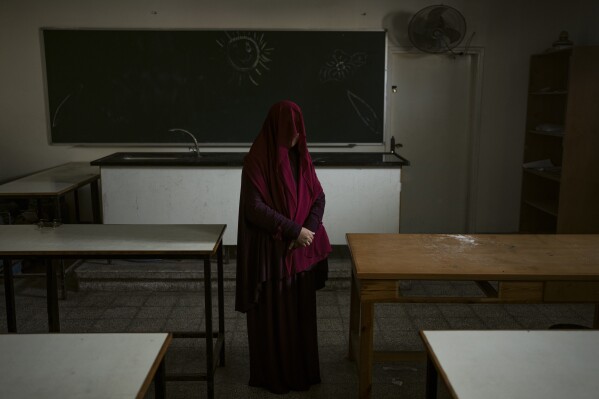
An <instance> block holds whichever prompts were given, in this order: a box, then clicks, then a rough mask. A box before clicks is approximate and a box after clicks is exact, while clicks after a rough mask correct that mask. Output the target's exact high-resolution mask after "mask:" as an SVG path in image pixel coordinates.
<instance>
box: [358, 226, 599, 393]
mask: <svg viewBox="0 0 599 399" xmlns="http://www.w3.org/2000/svg"><path fill="white" fill-rule="evenodd" d="M347 242H348V245H349V249H350V252H351V258H352V289H351V305H350V307H351V310H350V336H349V342H350V344H349V356H350V358H351V359H356V361H357V363H358V373H359V383H358V385H359V395H360V398H369V397H370V395H371V389H372V362H373V361H380V360H393V359H398V358H401V359H404V360H405V359H409V358H420V357H421V356H415V354H414V353H409V352H408V353H406V352H377V353H373V349H372V348H373V345H372V339H373V320H374V304H375V303H377V302H404V303H564V302H572V303H582V302H591V303H595V304H597V303H599V235H508V234H506V235H492V234H488V235H486V234H485V235H447V234H347ZM401 280H448V281H449V280H455V281H472V282H476V283H477V284H478V285H479V287H480V288H481V290H482V293H483V294H484V295H482V296H474V297H447V296H438V297H424V296H406V295H404V294H403V293H402V292H401V290H400V287H399V281H401ZM489 281H497V282H498V289H497V290H496V289H495V288H494V287H493V286H492V285H491V284H489ZM594 324H595V327H597V326H598V325H599V306H597V305H596V306H595V322H594Z"/></svg>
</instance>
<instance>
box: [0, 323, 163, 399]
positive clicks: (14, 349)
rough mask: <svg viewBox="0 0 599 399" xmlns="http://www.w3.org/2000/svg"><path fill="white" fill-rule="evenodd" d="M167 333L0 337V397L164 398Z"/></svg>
mask: <svg viewBox="0 0 599 399" xmlns="http://www.w3.org/2000/svg"><path fill="white" fill-rule="evenodd" d="M171 340H172V336H171V334H169V333H147V334H142V333H140V334H137V333H127V334H4V335H0V353H2V361H1V362H0V398H11V399H21V398H23V399H29V398H45V399H54V398H56V399H58V398H60V399H69V398H73V399H75V398H76V399H95V398H122V399H125V398H131V399H133V398H144V397H145V395H146V392H147V390H148V388H149V386H150V383H151V382H152V380H154V390H155V395H154V397H155V398H164V397H165V391H166V390H165V388H166V386H165V381H164V355H165V353H166V350H167V348H168V346H169V345H170V343H171Z"/></svg>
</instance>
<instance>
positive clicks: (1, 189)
mask: <svg viewBox="0 0 599 399" xmlns="http://www.w3.org/2000/svg"><path fill="white" fill-rule="evenodd" d="M99 178H100V168H98V167H97V166H90V164H89V163H87V162H70V163H67V164H64V165H60V166H56V167H54V168H50V169H46V170H43V171H41V172H37V173H33V174H31V175H28V176H25V177H21V178H19V179H16V180H13V181H10V182H8V183H4V184H0V198H24V199H35V200H37V213H38V217H41V204H40V200H41V199H50V200H53V201H54V209H55V210H54V213H55V215H54V218H55V219H61V218H62V215H61V212H60V201H61V199H63V198H64V197H65V195H67V194H69V193H71V192H72V193H74V196H75V214H76V218H77V219H78V218H79V196H78V194H77V190H78V189H79V188H81V187H83V186H86V185H88V184H89V185H90V188H91V200H92V217H93V222H94V223H101V214H100V202H99V196H98V179H99Z"/></svg>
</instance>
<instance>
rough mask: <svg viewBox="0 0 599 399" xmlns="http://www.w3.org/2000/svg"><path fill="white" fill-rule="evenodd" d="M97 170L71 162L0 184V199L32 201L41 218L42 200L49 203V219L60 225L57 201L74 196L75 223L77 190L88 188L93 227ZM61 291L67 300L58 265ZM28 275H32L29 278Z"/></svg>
mask: <svg viewBox="0 0 599 399" xmlns="http://www.w3.org/2000/svg"><path fill="white" fill-rule="evenodd" d="M99 179H100V168H98V167H97V166H90V165H89V163H86V162H71V163H67V164H64V165H60V166H56V167H54V168H50V169H46V170H43V171H41V172H37V173H33V174H30V175H28V176H25V177H21V178H19V179H16V180H13V181H10V182H8V183H4V184H0V198H23V199H34V200H36V205H37V216H38V218H40V219H41V218H42V206H41V200H42V199H49V200H52V201H53V203H54V214H53V216H52V218H53V219H56V220H57V221H60V222H64V220H62V215H61V206H60V204H61V200H63V199H64V198H65V196H66V195H67V194H69V193H73V195H74V204H75V219H76V221H77V222H79V195H78V189H79V188H81V187H83V186H86V185H88V184H89V185H90V189H91V203H92V204H91V205H92V218H93V223H101V221H102V216H101V213H100V199H99V192H98V180H99ZM60 266H61V268H60V273H61V288H62V298H63V299H67V289H66V283H65V280H66V271H65V267H64V263H63V262H62V261H61V265H60ZM30 275H32V274H30Z"/></svg>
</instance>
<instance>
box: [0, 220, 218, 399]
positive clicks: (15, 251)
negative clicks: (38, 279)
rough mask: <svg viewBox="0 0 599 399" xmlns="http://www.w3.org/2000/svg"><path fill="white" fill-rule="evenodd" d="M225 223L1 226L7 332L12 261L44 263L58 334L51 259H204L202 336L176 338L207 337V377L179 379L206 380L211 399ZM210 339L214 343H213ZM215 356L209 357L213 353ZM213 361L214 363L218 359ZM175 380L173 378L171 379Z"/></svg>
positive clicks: (12, 316)
mask: <svg viewBox="0 0 599 399" xmlns="http://www.w3.org/2000/svg"><path fill="white" fill-rule="evenodd" d="M225 228H226V225H223V224H213V225H209V224H206V225H191V224H185V225H164V224H163V225H149V224H144V225H118V224H109V225H107V224H81V225H79V224H63V225H61V226H59V227H57V228H52V227H44V228H39V227H37V226H30V225H0V257H2V259H3V261H4V285H5V296H6V315H7V319H8V331H9V332H16V331H17V324H16V310H15V293H14V285H13V276H12V269H11V268H10V267H8V265H10V262H11V258H19V259H22V258H44V259H46V280H47V295H48V324H49V330H50V331H51V332H59V331H60V322H59V314H58V295H57V286H56V273H55V272H54V270H53V266H52V262H50V260H51V259H53V258H88V259H89V258H100V259H111V258H119V259H123V258H136V259H144V258H148V259H151V258H163V259H165V258H178V259H203V261H204V296H205V301H204V302H205V303H204V306H205V325H206V331H205V332H191V333H188V332H176V333H174V334H173V336H174V337H175V338H179V337H204V338H206V357H207V359H206V366H207V367H206V369H207V373H206V375H197V376H191V377H189V376H187V377H185V378H184V380H192V381H193V380H198V379H199V380H206V381H207V382H208V397H209V398H212V397H214V370H215V368H216V366H217V364H220V365H224V363H225V341H224V335H225V324H224V305H223V303H224V289H223V250H222V236H223V233H224V231H225ZM214 255H216V256H217V265H218V269H217V270H218V277H217V279H218V280H217V281H218V323H219V324H218V333H217V334H213V331H212V285H211V270H210V257H211V256H214ZM213 337H216V338H217V340H216V343H215V344H214V345H213ZM214 350H216V353H218V354H219V356H218V359H214V356H213V351H214ZM216 360H218V363H217V361H216ZM174 379H177V378H174Z"/></svg>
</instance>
